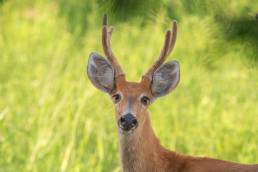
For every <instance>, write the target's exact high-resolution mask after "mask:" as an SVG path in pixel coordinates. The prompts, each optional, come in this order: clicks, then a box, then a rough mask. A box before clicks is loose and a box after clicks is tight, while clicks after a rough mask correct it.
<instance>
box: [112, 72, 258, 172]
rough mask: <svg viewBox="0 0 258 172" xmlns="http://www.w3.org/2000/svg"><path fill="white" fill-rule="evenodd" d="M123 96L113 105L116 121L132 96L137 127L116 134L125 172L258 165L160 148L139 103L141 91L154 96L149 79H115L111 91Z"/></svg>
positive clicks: (252, 169) (241, 170) (200, 171)
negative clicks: (136, 80)
mask: <svg viewBox="0 0 258 172" xmlns="http://www.w3.org/2000/svg"><path fill="white" fill-rule="evenodd" d="M117 92H120V93H121V94H122V95H123V97H122V100H121V102H120V103H119V104H117V105H115V109H116V120H118V119H119V117H120V115H121V113H122V112H123V111H124V109H125V108H126V104H127V97H129V96H130V97H131V98H132V99H133V105H132V108H133V111H134V113H135V114H136V117H137V119H138V123H139V126H138V128H137V129H136V130H135V131H134V132H133V133H124V134H122V133H119V142H120V152H121V161H122V168H123V171H124V172H258V165H243V164H237V163H233V162H228V161H222V160H216V159H211V158H199V157H191V156H185V155H180V154H177V153H175V152H172V151H169V150H167V149H165V148H164V147H162V146H161V145H160V143H159V140H158V139H157V137H156V136H155V134H154V132H153V129H152V127H151V122H150V118H149V114H148V112H147V107H143V106H142V105H141V103H140V102H139V101H140V100H139V97H140V96H141V95H142V94H144V95H146V96H148V97H150V98H151V99H154V97H153V96H152V93H151V91H150V83H149V80H147V79H146V78H143V79H142V81H141V82H140V83H132V82H127V81H126V80H125V77H124V76H123V75H121V76H119V77H118V78H116V88H115V90H113V94H115V93H117Z"/></svg>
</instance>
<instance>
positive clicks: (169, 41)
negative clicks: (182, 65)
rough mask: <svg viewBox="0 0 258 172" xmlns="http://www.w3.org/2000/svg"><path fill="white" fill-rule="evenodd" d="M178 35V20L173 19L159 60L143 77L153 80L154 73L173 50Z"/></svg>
mask: <svg viewBox="0 0 258 172" xmlns="http://www.w3.org/2000/svg"><path fill="white" fill-rule="evenodd" d="M171 34H172V35H171ZM176 35H177V23H176V21H173V23H172V28H171V30H168V31H167V32H166V35H165V41H164V45H163V48H162V50H161V52H160V55H159V58H158V60H157V61H156V62H155V63H154V64H153V65H152V67H151V68H150V69H149V70H148V71H147V73H146V74H145V75H143V77H147V78H148V79H149V80H150V81H151V80H152V74H153V73H154V72H155V70H157V69H158V68H159V67H160V66H161V65H162V64H163V63H164V61H165V60H166V58H167V57H168V56H169V54H170V53H171V52H172V50H173V48H174V46H175V43H176Z"/></svg>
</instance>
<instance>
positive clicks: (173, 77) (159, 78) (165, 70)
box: [151, 61, 180, 97]
mask: <svg viewBox="0 0 258 172" xmlns="http://www.w3.org/2000/svg"><path fill="white" fill-rule="evenodd" d="M179 80H180V66H179V63H178V62H177V61H170V62H167V63H165V64H163V65H162V66H160V67H159V68H158V69H157V70H156V71H155V72H154V73H153V76H152V84H151V91H152V94H153V96H154V97H161V96H164V95H166V94H168V93H169V92H171V91H172V90H173V89H175V87H176V86H177V85H178V83H179Z"/></svg>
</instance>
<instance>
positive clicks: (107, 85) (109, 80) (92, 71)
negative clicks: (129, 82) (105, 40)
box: [87, 53, 115, 93]
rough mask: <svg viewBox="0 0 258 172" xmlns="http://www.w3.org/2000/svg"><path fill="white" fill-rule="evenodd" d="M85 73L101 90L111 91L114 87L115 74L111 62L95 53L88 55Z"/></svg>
mask: <svg viewBox="0 0 258 172" xmlns="http://www.w3.org/2000/svg"><path fill="white" fill-rule="evenodd" d="M87 75H88V77H89V79H90V81H91V82H92V84H93V85H94V86H95V87H97V88H98V89H100V90H101V91H104V92H106V93H111V92H112V90H113V89H114V87H115V81H114V80H115V77H114V76H115V74H114V70H113V68H112V66H111V64H110V63H109V61H107V60H106V59H105V58H104V57H102V56H101V55H99V54H97V53H91V54H90V56H89V60H88V65H87Z"/></svg>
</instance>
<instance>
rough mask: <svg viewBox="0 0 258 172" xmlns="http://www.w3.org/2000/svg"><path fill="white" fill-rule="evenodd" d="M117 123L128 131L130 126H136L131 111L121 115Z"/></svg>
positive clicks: (135, 120) (136, 122)
mask: <svg viewBox="0 0 258 172" xmlns="http://www.w3.org/2000/svg"><path fill="white" fill-rule="evenodd" d="M118 123H119V126H120V127H121V128H122V129H123V130H125V131H129V130H131V129H132V128H135V127H137V125H138V121H137V119H136V118H135V116H134V115H132V114H131V113H128V114H125V115H123V116H121V117H120V119H119V121H118Z"/></svg>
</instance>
